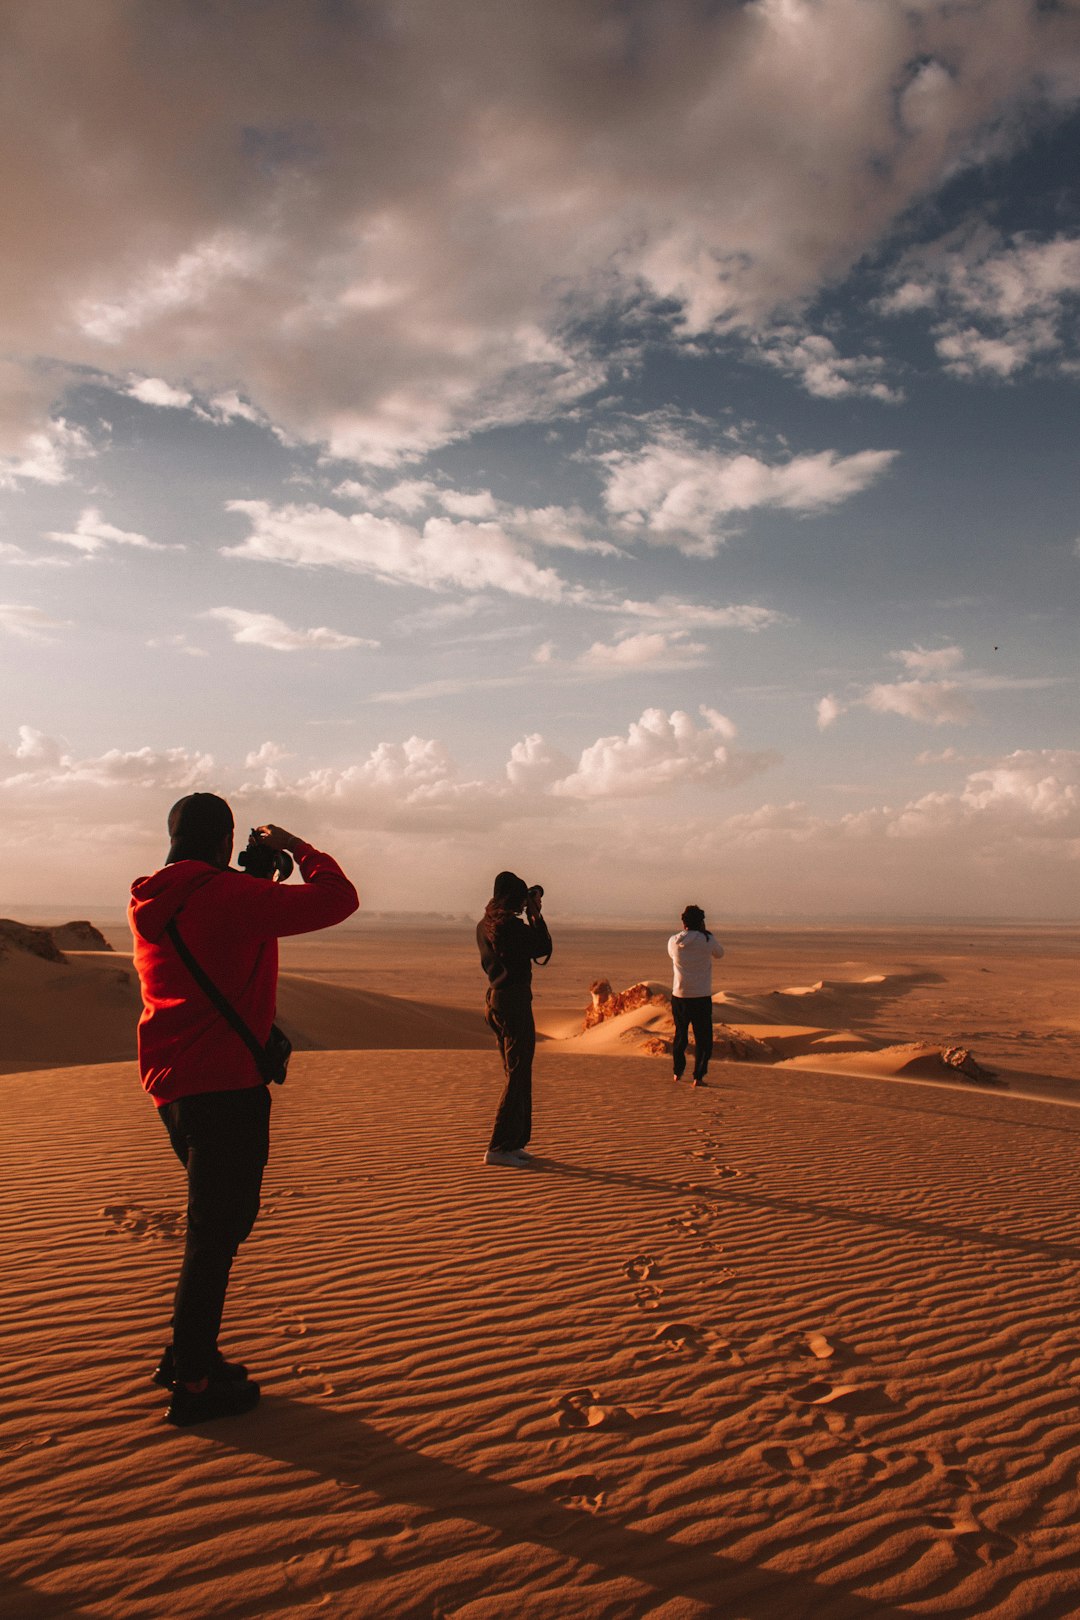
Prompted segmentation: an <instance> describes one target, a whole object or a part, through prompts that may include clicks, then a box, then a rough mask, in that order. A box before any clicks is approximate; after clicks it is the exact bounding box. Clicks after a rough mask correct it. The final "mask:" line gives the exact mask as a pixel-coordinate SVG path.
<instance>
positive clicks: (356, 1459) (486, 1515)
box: [207, 1396, 904, 1620]
mask: <svg viewBox="0 0 1080 1620" xmlns="http://www.w3.org/2000/svg"><path fill="white" fill-rule="evenodd" d="M207 1438H208V1439H213V1440H214V1441H217V1442H218V1443H219V1444H221V1445H224V1446H226V1447H227V1448H229V1449H231V1450H234V1451H236V1452H237V1453H240V1454H247V1455H251V1456H261V1457H269V1458H272V1459H273V1460H274V1461H276V1462H282V1463H286V1464H288V1465H289V1467H291V1468H296V1469H300V1470H302V1471H303V1472H304V1473H313V1474H318V1475H322V1476H323V1477H324V1478H326V1479H331V1480H333V1481H335V1483H336V1484H338V1485H339V1486H341V1487H343V1488H344V1489H345V1490H347V1491H357V1492H362V1493H363V1494H364V1495H365V1496H370V1497H372V1498H375V1499H377V1500H381V1501H383V1502H391V1503H398V1504H409V1505H411V1506H414V1507H419V1508H422V1509H423V1510H424V1511H425V1514H427V1515H430V1516H431V1518H432V1519H435V1520H440V1519H441V1520H448V1521H452V1520H455V1519H457V1520H467V1521H471V1522H472V1523H473V1524H476V1525H482V1526H485V1527H486V1528H487V1529H489V1530H494V1531H495V1532H496V1535H497V1537H498V1543H499V1544H500V1545H503V1546H517V1545H519V1544H522V1543H529V1542H532V1543H534V1544H536V1545H539V1546H543V1547H548V1548H551V1549H552V1550H553V1551H555V1552H556V1553H559V1554H561V1555H562V1556H563V1557H565V1558H570V1559H574V1560H577V1561H579V1562H581V1563H583V1564H589V1565H594V1566H597V1567H599V1568H600V1569H601V1570H602V1571H603V1572H604V1573H605V1574H608V1575H610V1576H611V1577H612V1578H613V1579H617V1580H625V1579H627V1578H629V1579H631V1580H634V1581H637V1582H639V1583H640V1584H641V1585H642V1586H643V1587H646V1588H648V1589H649V1590H650V1591H651V1592H653V1593H655V1594H657V1596H658V1597H660V1598H664V1599H667V1598H673V1597H685V1598H692V1599H696V1600H697V1602H699V1603H702V1604H706V1605H708V1606H709V1607H710V1609H711V1610H712V1611H714V1612H715V1613H716V1614H718V1615H723V1614H739V1615H743V1616H761V1617H764V1616H776V1617H784V1620H792V1617H794V1616H797V1615H801V1614H809V1613H811V1612H812V1613H813V1614H814V1615H819V1616H821V1617H822V1620H826V1617H827V1620H901V1617H902V1615H903V1612H904V1611H902V1610H900V1609H896V1608H893V1607H892V1606H891V1605H889V1604H883V1603H882V1602H880V1600H877V1599H873V1600H872V1599H869V1598H863V1597H860V1596H859V1595H858V1593H857V1592H853V1591H851V1590H850V1589H849V1588H847V1587H845V1586H844V1585H841V1584H833V1583H830V1582H827V1581H816V1580H814V1579H813V1578H812V1577H809V1576H805V1575H792V1574H787V1573H784V1572H783V1571H780V1570H768V1569H761V1568H758V1567H756V1566H754V1565H749V1564H745V1563H739V1562H738V1561H737V1560H736V1559H733V1558H727V1557H724V1556H723V1555H722V1554H720V1553H714V1552H711V1551H709V1550H708V1548H706V1547H703V1546H693V1545H690V1544H689V1543H687V1542H680V1541H673V1540H670V1539H669V1538H668V1537H666V1536H664V1535H662V1534H658V1533H656V1532H653V1531H649V1530H635V1529H632V1528H631V1527H629V1526H626V1525H621V1524H619V1523H617V1522H615V1521H614V1520H613V1519H611V1518H608V1517H605V1516H603V1515H593V1514H591V1513H588V1512H585V1511H575V1510H574V1509H573V1508H569V1507H564V1506H563V1505H562V1504H561V1503H560V1502H558V1501H557V1500H555V1499H554V1498H553V1497H550V1496H546V1495H542V1494H540V1493H538V1492H536V1491H532V1490H529V1489H527V1488H524V1487H522V1486H520V1485H510V1484H507V1483H505V1482H504V1481H502V1480H499V1479H494V1478H491V1477H489V1476H487V1475H485V1474H478V1473H473V1472H472V1471H471V1470H470V1469H467V1468H461V1467H459V1466H458V1465H457V1464H456V1463H450V1462H443V1461H442V1460H441V1459H440V1458H438V1457H433V1456H431V1455H429V1454H428V1453H426V1452H423V1451H414V1450H412V1449H411V1448H410V1447H408V1446H406V1445H402V1444H401V1443H400V1442H399V1441H397V1440H394V1439H393V1438H392V1437H391V1436H390V1435H388V1434H386V1433H384V1432H383V1431H382V1430H380V1429H378V1428H376V1427H375V1426H374V1425H373V1424H371V1423H368V1422H365V1421H364V1420H363V1419H362V1418H358V1417H356V1416H354V1415H351V1414H349V1413H345V1412H333V1411H328V1410H327V1409H326V1408H325V1407H321V1406H317V1405H314V1404H308V1403H307V1402H305V1401H297V1400H290V1399H289V1398H288V1397H280V1396H270V1397H269V1398H267V1399H266V1400H264V1402H263V1404H262V1406H261V1407H260V1408H259V1410H258V1411H257V1412H255V1413H253V1414H252V1416H251V1417H247V1418H244V1419H243V1420H241V1421H238V1422H236V1423H235V1424H234V1423H229V1424H228V1425H227V1430H226V1427H225V1426H222V1427H218V1426H214V1427H213V1429H209V1430H208V1431H207ZM568 1466H569V1467H572V1466H573V1465H572V1464H568ZM368 1578H370V1577H369V1575H368V1574H365V1572H364V1571H363V1570H357V1569H352V1570H350V1569H348V1568H344V1569H342V1570H340V1571H339V1572H337V1574H336V1576H335V1575H334V1574H332V1573H330V1572H329V1571H327V1572H325V1573H324V1574H323V1575H322V1577H321V1584H322V1585H323V1587H324V1588H329V1587H340V1588H347V1587H351V1586H353V1585H354V1584H358V1583H359V1582H361V1581H364V1580H365V1579H368Z"/></svg>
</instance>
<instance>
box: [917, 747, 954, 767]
mask: <svg viewBox="0 0 1080 1620" xmlns="http://www.w3.org/2000/svg"><path fill="white" fill-rule="evenodd" d="M959 758H960V750H959V749H958V748H937V749H934V748H924V749H922V751H921V752H920V753H918V754H916V755H915V763H916V765H954V764H955V763H956V761H957V760H958V759H959Z"/></svg>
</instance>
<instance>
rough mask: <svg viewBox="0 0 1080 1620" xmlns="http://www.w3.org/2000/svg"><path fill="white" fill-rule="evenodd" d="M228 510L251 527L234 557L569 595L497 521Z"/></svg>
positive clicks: (266, 507)
mask: <svg viewBox="0 0 1080 1620" xmlns="http://www.w3.org/2000/svg"><path fill="white" fill-rule="evenodd" d="M228 507H229V511H231V512H239V513H241V514H243V516H245V517H246V518H248V519H249V521H250V524H251V533H250V534H249V535H248V537H247V539H246V540H244V541H242V542H241V543H240V544H239V545H236V546H229V547H226V549H225V555H226V556H228V557H243V558H245V559H247V560H249V561H257V562H280V563H290V564H292V565H293V566H295V567H302V568H338V569H342V570H344V571H345V572H349V573H358V574H371V575H374V576H375V577H376V578H378V579H383V580H388V581H390V582H392V583H394V584H402V585H420V586H423V587H424V588H425V589H427V590H440V589H445V588H448V587H450V586H456V587H458V588H459V589H462V590H468V591H478V590H485V589H494V590H501V591H506V592H507V593H508V594H510V595H512V596H525V597H533V598H535V599H538V600H540V601H546V602H556V601H559V600H560V599H561V598H562V596H563V595H564V594H565V589H566V587H565V583H564V581H563V580H562V579H560V577H559V575H558V574H557V573H555V571H554V570H553V569H550V568H540V567H538V566H537V564H536V563H535V562H534V561H533V559H532V558H531V557H530V556H528V555H527V553H526V552H525V551H524V549H523V548H522V547H521V546H519V545H517V544H516V543H515V542H514V541H513V540H512V539H511V538H510V537H509V536H508V535H507V534H506V533H505V532H504V531H503V529H502V528H501V527H500V526H499V525H498V524H496V523H471V522H467V521H464V520H463V521H460V522H454V521H452V520H451V519H449V518H440V517H432V518H428V519H427V521H426V522H425V523H424V525H423V527H422V528H417V527H415V526H413V525H411V524H407V523H403V522H401V521H398V520H396V519H393V518H384V517H377V516H375V515H374V514H373V513H371V512H357V513H354V514H353V515H352V516H351V517H344V516H342V514H341V513H340V512H335V511H332V510H330V509H329V508H328V507H320V506H283V507H274V506H271V505H270V503H269V502H268V501H230V502H229V503H228Z"/></svg>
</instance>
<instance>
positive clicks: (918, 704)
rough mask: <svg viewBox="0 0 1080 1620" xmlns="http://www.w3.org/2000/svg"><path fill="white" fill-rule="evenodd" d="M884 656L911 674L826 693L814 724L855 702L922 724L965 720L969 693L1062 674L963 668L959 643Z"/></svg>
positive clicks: (1032, 685) (1026, 687)
mask: <svg viewBox="0 0 1080 1620" xmlns="http://www.w3.org/2000/svg"><path fill="white" fill-rule="evenodd" d="M889 657H890V658H893V659H896V660H897V661H898V662H899V663H901V664H903V666H904V668H905V669H906V670H907V671H908V672H909V673H910V674H911V675H913V676H914V677H915V679H913V680H897V681H878V682H872V683H871V684H869V685H867V686H864V687H861V688H853V689H852V690H851V691H850V693H849V695H848V696H847V698H846V699H844V700H841V699H839V698H836V697H835V696H834V695H833V694H832V693H830V694H829V696H828V697H825V698H822V699H821V701H820V703H819V704H818V725H819V727H820V728H821V729H822V730H825V729H826V727H828V726H831V725H832V724H833V723H834V722H835V721H836V720H837V719H838V718H839V716H840V715H841V714H843V713H844V712H845V710H847V709H851V708H855V707H861V708H865V709H873V710H874V711H875V712H876V713H878V714H897V715H900V716H902V717H903V718H904V719H906V720H917V721H919V722H921V723H922V724H924V725H933V726H944V725H967V724H968V722H969V721H971V720H973V719H974V718H975V714H976V709H975V704H974V701H973V697H972V694H973V693H977V692H1005V691H1037V690H1040V689H1044V688H1046V687H1051V686H1057V685H1061V684H1063V680H1064V678H1063V677H1058V676H1052V675H1051V676H1044V675H1026V676H1013V675H999V674H994V675H989V674H987V673H986V672H985V671H983V670H979V669H965V668H963V667H962V666H963V662H964V652H963V649H962V648H961V647H956V646H947V647H934V648H928V647H921V646H915V647H908V648H905V649H903V650H902V651H899V652H892V653H890V654H889ZM935 676H936V677H941V678H939V679H934V678H933V677H935Z"/></svg>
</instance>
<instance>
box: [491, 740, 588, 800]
mask: <svg viewBox="0 0 1080 1620" xmlns="http://www.w3.org/2000/svg"><path fill="white" fill-rule="evenodd" d="M573 769H574V765H573V761H572V760H570V759H569V758H568V757H567V756H566V754H563V753H561V752H560V750H559V749H557V748H553V747H552V746H551V744H550V743H548V742H547V741H545V739H544V738H543V737H542V736H541V735H540V733H539V732H538V731H534V732H532V733H530V735H529V736H527V737H522V738H521V740H520V742H516V743H515V744H514V746H513V747H512V748H511V750H510V758H509V759H508V760H507V762H506V776H507V780H508V781H509V782H510V784H511V785H512V786H513V787H514V788H516V789H518V790H519V791H520V792H523V793H525V792H529V793H531V792H537V791H541V792H543V791H546V790H547V789H549V788H550V787H552V786H553V785H554V784H555V783H556V782H558V781H560V780H561V779H562V778H564V777H567V776H569V775H570V774H571V772H572V771H573Z"/></svg>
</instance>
